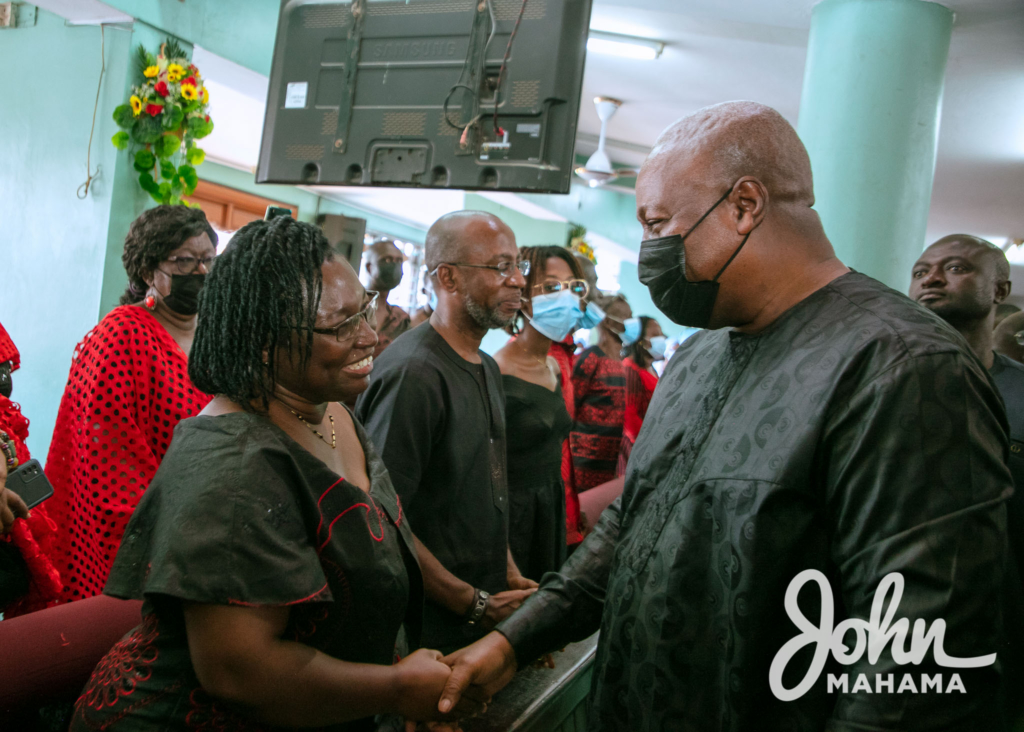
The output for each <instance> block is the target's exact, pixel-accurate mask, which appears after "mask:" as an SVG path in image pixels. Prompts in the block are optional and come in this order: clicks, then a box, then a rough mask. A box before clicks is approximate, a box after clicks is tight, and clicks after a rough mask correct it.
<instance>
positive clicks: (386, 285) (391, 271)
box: [377, 262, 402, 290]
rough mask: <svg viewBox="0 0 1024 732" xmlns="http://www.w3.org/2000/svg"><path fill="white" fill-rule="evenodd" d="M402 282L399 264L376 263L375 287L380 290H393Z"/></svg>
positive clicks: (400, 264) (400, 265)
mask: <svg viewBox="0 0 1024 732" xmlns="http://www.w3.org/2000/svg"><path fill="white" fill-rule="evenodd" d="M401 281H402V263H401V262H378V263H377V287H379V288H380V289H381V290H393V289H395V288H396V287H398V285H399V283H400V282H401Z"/></svg>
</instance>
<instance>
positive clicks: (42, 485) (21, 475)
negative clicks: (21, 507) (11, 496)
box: [7, 460, 53, 508]
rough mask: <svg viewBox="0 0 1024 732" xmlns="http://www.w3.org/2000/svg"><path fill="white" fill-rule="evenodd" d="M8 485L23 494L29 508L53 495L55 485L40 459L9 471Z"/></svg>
mask: <svg viewBox="0 0 1024 732" xmlns="http://www.w3.org/2000/svg"><path fill="white" fill-rule="evenodd" d="M7 487H8V488H10V489H11V490H12V491H14V492H15V493H17V494H18V495H19V496H21V500H23V501H24V502H25V505H26V506H28V507H29V508H35V507H36V506H38V505H39V504H40V503H42V502H43V501H45V500H46V499H47V498H49V497H50V496H52V495H53V486H52V485H50V481H49V480H48V479H47V477H46V473H44V472H43V466H42V465H40V464H39V461H38V460H29V461H28V462H26V463H25V464H24V465H19V466H18V467H17V468H15V469H14V470H12V471H11V472H10V473H8V474H7Z"/></svg>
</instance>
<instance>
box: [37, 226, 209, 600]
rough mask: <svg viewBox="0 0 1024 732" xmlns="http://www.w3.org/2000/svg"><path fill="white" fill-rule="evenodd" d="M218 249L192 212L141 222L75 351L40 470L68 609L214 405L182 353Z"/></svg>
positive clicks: (93, 588) (97, 586) (99, 586)
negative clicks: (184, 437)
mask: <svg viewBox="0 0 1024 732" xmlns="http://www.w3.org/2000/svg"><path fill="white" fill-rule="evenodd" d="M216 243H217V234H216V233H215V232H214V230H213V228H212V227H211V226H210V224H209V222H208V221H207V220H206V216H205V214H203V212H202V211H201V210H199V209H192V208H186V207H185V206H157V207H156V208H153V209H150V210H148V211H146V212H145V213H143V214H142V215H141V216H139V218H137V219H136V220H135V221H134V222H132V225H131V228H130V229H129V230H128V236H127V237H126V238H125V243H124V255H123V256H122V261H123V262H124V266H125V269H126V270H127V273H128V279H129V284H128V289H127V290H126V291H125V293H124V295H122V296H121V305H120V306H119V307H116V308H114V309H113V310H112V311H110V313H108V314H107V316H106V317H105V318H103V320H102V321H100V323H99V325H97V326H96V327H95V328H93V329H92V330H91V331H89V333H87V334H86V336H85V338H83V339H82V342H81V343H79V344H78V347H77V348H76V349H75V352H74V356H73V357H72V362H71V374H70V376H69V377H68V383H67V387H66V388H65V390H64V397H63V399H62V400H61V404H60V411H59V412H58V414H57V425H56V428H55V429H54V433H53V440H52V442H51V443H50V452H49V456H48V457H47V460H46V474H47V476H48V477H49V479H50V482H51V483H52V484H53V488H54V496H53V498H52V499H50V500H49V501H48V502H47V504H48V505H47V508H48V509H49V511H50V515H51V516H52V517H53V519H54V520H55V521H56V522H57V525H58V526H59V537H58V541H57V547H56V550H55V551H54V554H53V557H54V563H55V564H56V566H57V569H58V570H59V571H60V573H61V576H62V577H63V579H64V591H63V594H62V600H64V601H66V602H71V601H73V600H81V599H83V598H86V597H92V596H93V595H98V594H99V593H100V592H101V591H102V590H103V586H104V584H105V583H106V581H107V575H108V574H109V573H110V567H111V565H112V564H113V562H114V557H115V556H116V555H117V549H118V546H119V545H120V543H121V536H122V535H123V534H124V529H125V526H126V525H127V524H128V519H129V518H130V517H131V515H132V512H133V511H134V510H135V506H136V505H137V504H138V502H139V499H140V498H141V497H142V494H143V492H144V491H145V490H146V487H147V486H148V485H149V482H150V480H151V479H152V477H153V475H154V473H156V469H157V467H159V465H160V461H161V460H162V459H163V456H164V453H165V452H167V448H168V446H169V445H170V444H171V436H172V434H173V433H174V427H175V425H177V424H178V422H180V421H181V420H183V419H187V418H188V417H192V416H195V415H196V414H198V413H199V411H200V410H201V409H202V408H203V407H205V406H206V404H207V403H208V402H209V401H210V397H209V396H207V395H206V394H203V393H202V392H199V391H197V390H196V389H195V387H194V386H192V382H191V381H190V380H189V378H188V353H189V351H190V350H191V348H192V337H193V334H194V333H195V327H196V312H197V310H198V303H199V291H200V290H201V289H202V286H203V282H204V279H205V277H206V274H207V272H208V270H209V268H210V266H211V265H212V264H213V260H214V257H215V256H216V248H215V247H216Z"/></svg>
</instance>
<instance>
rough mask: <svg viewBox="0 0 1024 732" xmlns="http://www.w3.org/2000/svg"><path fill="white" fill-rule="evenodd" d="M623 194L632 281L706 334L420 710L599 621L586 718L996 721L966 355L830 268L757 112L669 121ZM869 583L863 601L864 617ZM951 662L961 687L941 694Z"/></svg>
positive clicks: (686, 351) (979, 416) (690, 342)
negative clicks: (510, 607) (928, 633)
mask: <svg viewBox="0 0 1024 732" xmlns="http://www.w3.org/2000/svg"><path fill="white" fill-rule="evenodd" d="M636 198H637V215H638V218H639V220H640V223H641V225H642V227H643V231H644V234H645V241H644V242H643V243H642V245H641V248H640V259H639V266H638V270H639V276H640V281H641V282H643V283H644V284H645V285H647V287H648V288H649V289H650V291H651V297H652V299H653V301H654V304H655V305H657V307H658V308H659V309H660V310H661V311H662V312H663V313H664V314H665V315H666V316H667V317H669V318H671V319H672V320H673V321H675V322H676V323H678V324H679V325H685V326H692V327H696V328H704V329H706V330H704V331H703V332H701V333H698V334H697V335H694V336H692V337H691V338H689V339H687V341H686V342H685V343H684V344H683V345H682V346H681V347H680V349H679V351H678V352H677V353H676V355H675V356H674V357H673V358H672V360H671V361H670V362H669V365H668V367H667V368H666V370H665V373H664V375H663V376H662V379H661V381H660V382H659V384H658V388H657V390H656V391H655V393H654V396H653V398H652V400H651V404H650V407H649V409H648V411H647V415H646V418H645V420H644V424H643V427H642V428H641V430H640V433H639V435H638V437H637V441H636V444H635V446H634V448H633V451H632V453H631V455H630V460H629V466H628V468H627V470H626V476H625V488H624V492H623V494H622V496H621V497H620V499H618V500H617V501H616V502H615V503H613V504H612V505H611V506H610V507H609V508H608V509H606V510H605V512H604V513H603V514H602V517H601V520H600V521H599V522H598V524H597V526H596V527H595V529H594V531H593V532H592V533H591V534H590V535H589V536H588V537H587V538H586V539H585V540H584V541H583V543H582V544H581V546H580V548H579V549H578V550H577V551H576V552H575V553H574V554H573V555H572V557H570V558H569V560H568V561H567V562H566V563H565V564H564V565H563V566H562V569H561V570H560V572H558V573H550V574H548V575H546V576H545V577H544V580H543V584H542V586H541V587H540V589H538V590H537V592H536V593H535V594H534V595H533V596H532V597H530V599H529V600H527V601H526V602H525V603H524V605H523V607H522V608H521V609H520V610H519V611H518V612H517V613H515V614H514V615H512V616H511V617H510V618H509V619H508V620H505V621H503V622H502V623H501V624H500V625H498V627H497V629H496V631H495V632H493V633H491V634H489V635H488V636H486V637H485V638H483V639H482V640H480V641H478V642H477V643H475V644H473V645H472V646H470V647H469V648H467V649H464V650H462V651H459V652H458V653H456V654H453V655H452V656H449V657H448V658H447V659H446V661H447V662H449V663H451V664H452V666H453V671H452V675H451V676H450V677H449V680H448V684H447V688H446V691H445V694H444V695H443V696H442V698H441V702H440V704H439V709H441V710H447V709H449V708H450V707H449V705H450V704H451V703H452V702H453V701H454V700H456V699H457V698H458V697H459V692H460V691H461V690H462V689H467V688H468V687H469V686H470V685H471V684H472V685H476V686H477V687H481V688H477V689H475V690H473V692H472V693H473V695H474V696H473V698H475V699H485V698H486V696H487V694H488V693H491V692H492V691H494V690H495V689H496V688H498V687H500V686H501V685H502V684H503V683H505V682H506V681H507V680H508V679H509V678H510V676H511V675H512V674H514V671H515V668H516V666H517V665H518V666H520V667H521V666H523V665H527V664H529V663H530V662H531V661H533V660H534V659H536V658H537V657H539V656H540V655H541V654H544V653H547V652H550V651H552V650H553V649H557V648H560V647H561V646H563V645H564V644H565V643H566V642H569V641H573V640H579V639H582V638H585V637H586V636H588V635H590V634H591V633H593V632H594V631H595V630H597V629H599V628H600V631H601V635H600V640H599V641H598V649H597V656H596V658H595V662H594V667H593V679H592V686H591V695H590V705H591V710H590V712H591V713H590V714H589V716H588V720H587V729H588V730H589V732H609V731H612V730H614V731H616V732H627V731H628V732H656V731H661V730H691V729H692V730H708V731H710V730H716V731H722V732H724V731H726V730H729V731H734V732H739V731H740V730H755V729H756V730H770V731H779V730H787V731H790V732H798V731H803V730H806V731H807V732H810V731H811V730H814V731H816V732H820V731H821V730H824V729H828V730H833V731H834V732H852V731H853V730H873V731H875V732H877V731H878V730H904V731H911V730H939V729H942V730H966V729H997V728H998V725H999V721H1001V720H999V721H997V720H996V719H994V717H996V716H997V715H998V711H999V709H998V705H997V704H995V703H994V701H993V698H994V696H995V694H996V693H997V689H998V680H999V666H998V661H997V660H996V658H995V656H996V651H1001V650H1002V646H1001V643H1000V641H1001V635H1002V630H1001V626H1002V622H1001V612H1000V599H1001V592H1002V586H1003V582H1004V557H1005V555H1006V552H1007V537H1006V505H1005V503H1006V500H1007V499H1008V497H1009V495H1010V494H1011V492H1012V479H1011V477H1010V473H1009V471H1008V470H1007V468H1006V456H1007V453H1008V452H1009V443H1008V440H1007V436H1006V431H1007V427H1006V417H1005V416H1004V414H1003V408H1002V404H1001V403H1000V400H999V396H998V395H997V394H996V392H995V390H994V388H993V387H992V384H991V381H990V380H989V377H988V374H987V373H986V372H985V367H984V366H983V365H982V364H981V362H980V361H979V360H978V358H977V357H976V356H975V355H974V354H973V353H972V352H971V351H970V349H969V348H968V346H967V344H966V343H965V342H964V340H963V338H961V337H960V336H959V335H958V334H957V333H956V332H955V331H954V330H953V329H952V328H950V327H949V326H948V325H947V324H946V323H944V322H942V320H940V319H939V318H937V317H935V316H934V315H933V314H931V313H929V312H927V311H926V310H924V309H922V308H920V307H918V306H917V305H915V304H914V303H913V302H911V301H910V300H908V299H907V298H906V297H905V296H904V295H902V294H901V293H898V292H895V291H893V290H891V289H889V288H888V287H885V286H884V285H882V284H880V283H879V282H876V281H875V280H873V279H871V278H870V277H867V276H865V275H862V274H859V273H856V272H852V271H850V270H849V269H848V268H847V267H846V266H845V265H844V264H843V263H842V262H841V261H839V259H838V258H837V257H836V255H835V252H834V251H833V249H832V245H831V243H830V242H829V240H828V238H827V237H826V235H825V232H824V230H823V227H822V224H821V221H820V219H819V218H818V214H817V213H816V212H815V210H814V208H813V205H814V192H813V187H812V181H811V165H810V160H809V159H808V155H807V151H806V150H805V149H804V146H803V144H802V143H801V142H800V138H799V137H798V136H797V134H796V131H795V130H794V129H793V128H792V127H791V126H790V125H789V123H788V122H786V120H785V119H784V118H783V117H782V116H781V115H780V114H779V113H778V112H776V111H775V110H773V109H771V108H769V107H765V106H763V105H760V104H755V103H752V102H728V103H725V104H719V105H715V106H713V107H708V108H705V109H702V110H698V111H697V112H694V113H693V114H691V115H689V116H687V117H684V118H683V119H682V120H680V121H678V122H677V123H675V124H674V125H672V127H670V128H669V129H668V130H667V131H666V132H665V133H663V134H662V136H661V138H660V139H659V140H658V142H657V143H656V144H655V146H654V149H653V150H652V152H651V154H650V156H649V157H648V158H647V160H646V162H645V163H644V165H643V168H642V170H641V171H640V176H639V178H638V179H637V185H636ZM891 573H892V574H891ZM890 575H891V576H890ZM886 578H887V579H886ZM883 579H885V582H884V583H883ZM794 580H798V581H796V582H795V581H794ZM807 581H810V586H807V584H806V582H807ZM892 582H896V583H897V584H896V586H897V587H899V589H895V590H894V589H893V587H894V586H893V585H892V584H890V583H892ZM880 586H881V587H883V588H885V587H889V588H890V589H889V591H888V597H889V601H888V602H886V603H885V606H886V608H888V610H887V612H888V613H889V614H887V615H885V616H884V617H879V615H881V611H878V612H877V613H876V614H875V620H874V621H871V620H870V618H871V617H872V602H873V599H874V597H875V593H876V589H878V588H879V587H880ZM800 587H803V589H802V591H801V590H800V589H799V588H800ZM900 591H902V595H901V599H900V600H899V601H897V600H896V599H894V594H896V593H899V592H900ZM885 595H886V593H885V592H881V594H880V597H879V599H880V600H881V598H882V597H884V596H885ZM826 600H827V602H826ZM826 610H827V612H826ZM801 616H802V617H801ZM896 618H909V619H910V620H909V622H908V621H904V620H900V621H899V627H898V628H892V627H891V626H892V624H893V623H895V622H896V620H895V619H896ZM795 621H799V622H801V626H797V625H796V622H795ZM840 623H841V624H842V625H839V624H840ZM869 624H871V625H872V627H878V626H882V627H889V628H890V632H889V633H888V634H887V635H886V637H885V639H884V641H883V640H882V639H881V638H879V637H878V636H879V633H878V632H876V631H868V633H864V631H863V629H862V628H863V627H864V625H869ZM904 624H907V626H908V627H909V625H910V624H914V625H915V627H917V628H918V631H923V630H924V628H922V627H921V626H922V625H924V624H927V626H928V627H930V628H932V629H933V631H934V630H937V629H938V628H941V629H942V630H939V631H938V632H939V633H942V632H943V631H944V636H943V646H942V651H940V650H939V648H938V644H937V643H936V646H935V647H934V648H926V649H924V650H925V652H924V653H923V654H922V655H923V658H919V657H914V659H913V662H911V659H909V658H907V657H905V656H904V655H903V654H902V653H900V652H897V650H894V646H896V645H897V644H898V650H899V651H903V650H909V648H910V645H909V635H910V633H909V632H907V633H906V635H907V636H908V638H907V639H906V641H904V640H903V639H902V636H901V637H900V638H898V639H893V638H892V635H893V631H898V630H900V629H903V630H907V629H906V628H904V627H903V626H904ZM822 626H824V631H823V632H819V630H818V629H819V628H821V627H822ZM837 626H838V630H837V631H836V633H835V635H833V634H832V629H833V628H834V627H837ZM849 629H854V630H857V632H856V633H848V632H847V633H846V634H845V635H844V634H843V632H842V631H843V630H849ZM920 640H923V639H919V641H918V643H917V647H918V648H919V649H920V647H921V645H922V644H921V642H920ZM844 644H845V648H844ZM868 644H870V645H871V649H870V652H868V651H866V650H865V646H867V645H868ZM943 651H944V653H943ZM944 654H948V656H952V657H956V658H959V659H964V660H967V663H965V664H963V666H962V667H951V666H950V663H949V661H948V660H947V659H946V658H945V655H944ZM837 660H842V663H836V662H835V661H837ZM940 661H941V662H942V663H943V664H944V665H940V663H939V662H940ZM954 663H955V662H954ZM954 673H955V674H957V678H958V679H959V682H960V683H961V684H962V685H963V686H964V689H965V690H964V691H963V692H961V691H960V690H959V689H957V688H956V687H953V692H952V693H945V692H946V691H948V690H949V688H950V687H949V684H950V682H951V676H952V674H954ZM829 674H832V675H833V677H834V678H835V679H836V681H837V682H839V681H840V678H839V677H844V678H846V679H847V682H846V685H845V687H844V686H842V685H840V686H838V687H836V686H832V687H830V686H829V685H828V683H827V680H828V678H829ZM922 674H927V675H928V676H929V677H931V678H933V679H934V676H935V675H936V674H939V675H941V677H942V679H943V689H942V690H941V691H942V692H943V693H935V692H934V689H933V690H931V691H927V690H924V689H923V686H924V685H923V682H922ZM861 677H863V679H864V681H863V682H862V683H861V685H860V687H858V684H857V682H858V679H859V678H861ZM907 679H909V680H910V681H911V682H912V683H913V684H914V685H915V689H916V691H917V693H912V692H910V691H909V690H908V687H907V686H906V680H907ZM879 681H883V682H887V684H891V686H879V684H878V682H879ZM865 683H869V684H870V688H869V689H867V692H870V693H867V692H866V691H865V689H864V684H865ZM923 691H927V693H923ZM901 692H902V693H901Z"/></svg>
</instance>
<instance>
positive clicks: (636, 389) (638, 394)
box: [615, 356, 658, 475]
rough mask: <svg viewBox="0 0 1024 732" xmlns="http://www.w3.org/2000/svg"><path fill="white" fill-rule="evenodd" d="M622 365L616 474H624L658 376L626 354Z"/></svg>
mask: <svg viewBox="0 0 1024 732" xmlns="http://www.w3.org/2000/svg"><path fill="white" fill-rule="evenodd" d="M622 365H623V367H624V369H625V372H626V417H625V420H624V421H623V423H622V447H621V448H620V449H619V465H618V467H617V468H616V470H615V473H616V475H625V474H626V464H627V463H628V462H629V454H630V453H631V452H632V451H633V445H634V444H635V443H636V436H637V435H638V434H640V428H641V427H642V426H643V423H644V416H645V415H646V414H647V407H648V406H649V405H650V403H651V397H652V396H653V395H654V388H655V387H656V386H657V385H658V377H657V376H655V375H654V374H652V373H651V372H650V371H648V370H647V369H642V368H640V367H639V366H637V364H636V362H635V361H633V359H632V358H630V357H628V356H627V357H626V358H624V359H622Z"/></svg>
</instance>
